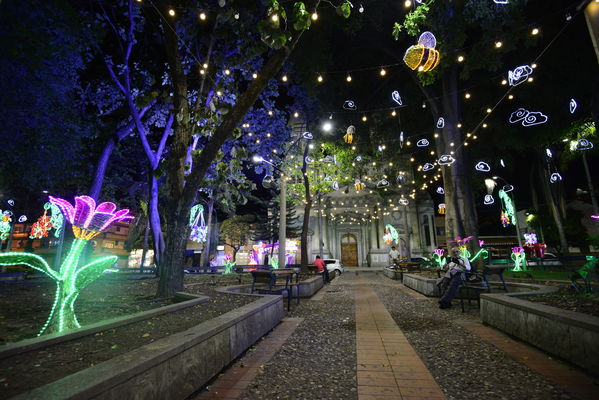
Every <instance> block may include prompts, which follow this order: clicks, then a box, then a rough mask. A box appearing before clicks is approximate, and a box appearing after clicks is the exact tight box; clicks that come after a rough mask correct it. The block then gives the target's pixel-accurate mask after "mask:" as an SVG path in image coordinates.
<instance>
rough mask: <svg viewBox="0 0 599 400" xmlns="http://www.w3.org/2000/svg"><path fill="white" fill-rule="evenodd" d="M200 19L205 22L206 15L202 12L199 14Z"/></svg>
mask: <svg viewBox="0 0 599 400" xmlns="http://www.w3.org/2000/svg"><path fill="white" fill-rule="evenodd" d="M200 19H201V20H202V21H205V20H206V13H205V12H203V11H202V12H201V13H200Z"/></svg>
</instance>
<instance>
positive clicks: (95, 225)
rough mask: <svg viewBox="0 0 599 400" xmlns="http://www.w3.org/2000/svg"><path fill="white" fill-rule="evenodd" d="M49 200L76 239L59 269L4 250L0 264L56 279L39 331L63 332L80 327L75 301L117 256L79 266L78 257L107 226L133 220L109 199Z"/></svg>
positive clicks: (30, 257) (34, 257) (81, 197)
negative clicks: (34, 271)
mask: <svg viewBox="0 0 599 400" xmlns="http://www.w3.org/2000/svg"><path fill="white" fill-rule="evenodd" d="M50 202H51V203H53V204H56V205H57V206H58V207H59V208H60V209H61V211H62V213H63V214H64V216H65V218H66V219H67V220H68V221H69V222H70V223H71V224H72V226H73V233H74V234H75V240H74V241H73V244H72V245H71V249H70V250H69V254H68V255H67V257H66V258H65V260H64V261H63V262H62V264H61V266H60V270H59V271H54V270H53V269H52V268H50V266H49V265H48V263H47V262H46V261H45V260H44V259H43V258H41V257H40V256H38V255H36V254H29V253H5V254H0V265H18V264H24V265H27V266H29V267H31V268H33V269H36V270H38V271H41V272H43V273H45V274H46V275H48V276H49V277H50V278H52V279H53V280H54V282H56V293H55V295H54V303H53V305H52V309H51V311H50V315H49V316H48V319H47V321H46V323H45V325H44V326H43V327H42V329H41V331H40V333H39V334H38V336H39V335H41V334H43V333H55V332H62V331H65V330H68V329H75V328H79V327H81V325H80V324H79V321H77V316H76V315H75V300H77V296H79V293H80V292H81V290H83V289H84V288H86V287H87V286H88V285H89V284H90V283H92V282H93V281H95V280H96V279H97V278H98V277H99V276H100V275H102V274H103V273H104V272H105V271H106V270H109V267H111V266H112V265H114V263H115V262H116V260H117V257H116V256H108V257H102V258H100V259H98V260H95V261H92V262H91V263H89V264H86V265H83V266H79V258H80V257H81V253H82V251H83V249H84V248H85V246H86V245H87V242H88V241H90V240H91V239H93V238H94V237H96V236H97V235H99V234H100V233H101V232H103V231H105V230H106V229H108V227H109V226H110V225H112V224H113V223H115V222H118V221H128V220H131V219H133V216H132V215H131V214H129V210H127V209H124V210H119V211H116V205H115V204H114V203H110V202H104V203H100V204H99V205H98V206H97V207H96V202H95V201H94V199H92V198H91V197H89V196H77V197H75V206H73V205H71V204H70V203H69V202H68V201H66V200H64V199H61V198H56V197H52V196H50Z"/></svg>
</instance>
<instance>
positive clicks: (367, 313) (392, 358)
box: [354, 277, 445, 400]
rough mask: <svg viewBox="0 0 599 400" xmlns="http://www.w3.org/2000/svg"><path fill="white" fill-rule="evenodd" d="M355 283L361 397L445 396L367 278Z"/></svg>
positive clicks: (423, 398) (402, 399)
mask: <svg viewBox="0 0 599 400" xmlns="http://www.w3.org/2000/svg"><path fill="white" fill-rule="evenodd" d="M355 283H356V286H355V287H354V291H355V299H356V346H357V355H358V361H357V362H358V368H357V374H358V398H359V400H370V399H373V400H374V399H380V400H384V399H400V400H416V399H420V400H426V399H428V400H440V399H445V395H444V394H443V392H442V391H441V389H440V388H439V386H438V385H437V383H436V382H435V380H434V378H433V377H432V375H431V374H430V372H429V371H428V369H427V368H426V366H425V365H424V363H423V362H422V360H421V359H420V357H418V354H416V351H415V350H414V349H413V348H412V346H411V345H410V344H409V343H408V340H407V339H406V337H405V336H404V334H403V333H402V331H401V330H400V329H399V327H398V326H397V324H396V323H395V321H393V318H392V317H391V314H389V312H388V311H387V309H386V308H385V306H384V305H383V303H381V301H380V300H379V298H378V296H377V294H376V292H375V291H374V290H373V289H372V287H371V286H370V285H369V284H368V282H367V280H366V279H364V278H361V277H360V278H356V282H355Z"/></svg>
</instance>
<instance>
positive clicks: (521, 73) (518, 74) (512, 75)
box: [507, 65, 533, 86]
mask: <svg viewBox="0 0 599 400" xmlns="http://www.w3.org/2000/svg"><path fill="white" fill-rule="evenodd" d="M532 73H533V69H532V68H531V67H530V66H529V65H521V66H519V67H517V68H515V69H514V70H513V71H509V72H508V75H507V81H508V83H509V84H510V86H517V85H519V84H521V83H522V82H524V81H526V79H528V76H529V75H530V74H532Z"/></svg>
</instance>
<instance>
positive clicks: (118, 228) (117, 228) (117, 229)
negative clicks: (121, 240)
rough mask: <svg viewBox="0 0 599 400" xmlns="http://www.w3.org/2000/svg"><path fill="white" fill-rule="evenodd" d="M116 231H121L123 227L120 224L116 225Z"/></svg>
mask: <svg viewBox="0 0 599 400" xmlns="http://www.w3.org/2000/svg"><path fill="white" fill-rule="evenodd" d="M116 231H117V232H120V231H121V227H120V226H117V227H116ZM117 245H118V242H117Z"/></svg>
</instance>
